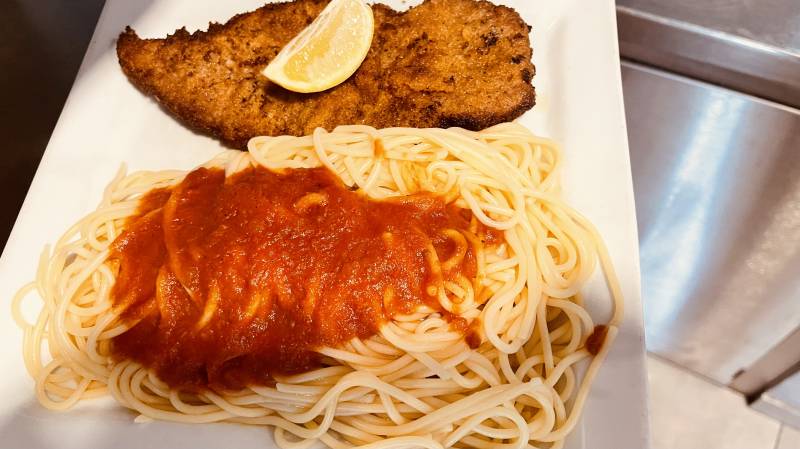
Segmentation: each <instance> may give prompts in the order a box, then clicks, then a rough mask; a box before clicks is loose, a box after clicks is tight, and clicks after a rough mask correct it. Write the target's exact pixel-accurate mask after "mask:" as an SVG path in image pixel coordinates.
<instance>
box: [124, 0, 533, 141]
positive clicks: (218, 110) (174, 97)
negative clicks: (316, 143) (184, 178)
mask: <svg viewBox="0 0 800 449" xmlns="http://www.w3.org/2000/svg"><path fill="white" fill-rule="evenodd" d="M326 4H327V0H295V1H292V2H287V3H271V4H267V5H265V6H263V7H261V8H259V9H257V10H255V11H253V12H249V13H245V14H239V15H237V16H235V17H233V18H231V19H230V20H229V21H228V22H227V23H225V24H214V23H212V24H210V25H209V28H208V31H197V32H194V33H189V32H187V31H186V29H185V28H184V29H180V30H178V31H176V32H175V33H174V34H172V35H170V36H167V37H166V38H164V39H140V38H139V37H138V36H137V34H136V33H135V32H134V31H133V30H132V29H131V28H130V27H128V28H127V29H126V30H125V31H124V32H123V33H122V34H120V36H119V40H118V41H117V55H118V57H119V62H120V65H121V66H122V70H123V71H124V72H125V74H126V75H127V76H128V78H129V79H130V81H131V82H132V83H133V84H134V85H135V86H137V87H138V88H139V89H140V90H141V91H143V92H145V93H146V94H149V95H152V96H153V97H154V98H155V99H156V100H157V101H158V102H159V103H160V104H161V105H163V106H164V107H165V108H166V109H167V110H169V111H170V112H171V113H172V114H173V115H175V116H176V117H177V118H178V119H180V120H181V121H182V122H184V123H185V124H187V125H189V126H190V127H191V128H193V129H196V130H199V131H201V132H205V133H208V134H211V135H213V136H216V137H217V138H219V139H221V140H222V141H223V142H225V143H226V144H228V145H230V146H232V147H233V148H240V149H243V148H245V147H246V144H247V141H248V140H249V139H250V138H251V137H254V136H258V135H273V136H274V135H284V134H288V135H306V134H310V133H311V132H313V130H314V129H315V128H317V127H323V128H325V129H328V130H332V129H333V128H335V127H336V126H337V125H343V124H366V125H371V126H374V127H376V128H385V127H393V126H408V127H416V128H426V127H441V128H447V127H451V126H459V127H463V128H467V129H472V130H478V129H483V128H486V127H489V126H491V125H494V124H497V123H502V122H506V121H510V120H513V119H515V118H516V117H518V116H520V115H521V114H522V113H523V112H525V111H527V110H528V109H530V108H531V107H533V105H534V101H535V94H534V89H533V86H532V85H531V79H532V78H533V75H534V66H533V64H532V63H531V54H532V50H531V46H530V41H529V38H528V34H529V30H530V27H528V25H526V24H525V22H524V21H523V20H522V18H521V17H520V16H519V14H517V12H516V11H514V10H513V9H511V8H508V7H505V6H498V5H494V4H492V3H490V2H488V1H483V0H426V1H425V2H424V3H422V4H420V5H418V6H416V7H413V8H411V9H409V10H408V11H406V12H397V11H394V10H393V9H391V8H389V7H387V6H385V5H382V4H374V5H372V9H373V12H374V16H375V34H374V37H373V41H372V46H371V48H370V51H369V53H368V55H367V58H366V59H365V60H364V62H363V64H362V65H361V67H360V68H359V69H358V70H357V71H356V73H355V74H354V75H353V76H351V77H350V78H349V79H348V80H347V81H345V82H343V83H342V84H340V85H338V86H336V87H333V88H331V89H329V90H326V91H324V92H320V93H315V94H300V93H295V92H290V91H288V90H286V89H284V88H282V87H281V86H279V85H277V84H274V83H272V82H270V81H269V80H267V79H266V78H265V77H264V76H263V75H262V74H261V70H262V69H263V68H264V67H265V66H266V65H267V64H268V63H269V62H270V60H272V58H274V57H275V55H276V54H277V53H278V52H279V51H280V50H281V48H282V47H283V46H284V45H285V44H286V43H288V42H289V40H291V39H292V37H294V36H295V35H296V34H297V33H299V32H300V31H301V30H302V29H303V28H304V27H305V26H307V25H308V24H309V23H311V22H312V21H313V20H314V18H315V17H316V16H317V15H318V14H319V12H320V11H321V10H322V9H323V8H324V7H325V5H326Z"/></svg>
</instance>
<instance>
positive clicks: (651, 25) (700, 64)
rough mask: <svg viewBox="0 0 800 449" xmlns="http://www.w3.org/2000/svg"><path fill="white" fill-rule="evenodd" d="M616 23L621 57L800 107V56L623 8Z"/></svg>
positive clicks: (700, 27)
mask: <svg viewBox="0 0 800 449" xmlns="http://www.w3.org/2000/svg"><path fill="white" fill-rule="evenodd" d="M617 23H618V30H619V45H620V53H621V55H622V57H623V58H627V59H631V60H634V61H637V62H641V63H644V64H648V65H652V66H654V67H658V68H662V69H665V70H668V71H670V72H673V73H677V74H680V75H684V76H688V77H691V78H696V79H699V80H703V81H706V82H709V83H712V84H717V85H720V86H723V87H727V88H730V89H734V90H737V91H740V92H744V93H747V94H750V95H754V96H757V97H761V98H765V99H768V100H771V101H775V102H777V103H781V104H784V105H787V106H792V107H796V108H797V107H800V54H795V53H792V52H789V51H786V50H784V49H781V48H777V47H773V46H770V45H766V44H763V43H761V42H757V41H754V40H750V39H746V38H743V37H739V36H734V35H732V34H729V33H724V32H721V31H717V30H713V29H709V28H706V27H703V26H699V25H695V24H692V23H688V22H684V21H681V20H675V19H670V18H667V17H663V16H659V15H655V14H651V13H647V12H643V11H639V10H637V9H633V8H628V7H625V6H617Z"/></svg>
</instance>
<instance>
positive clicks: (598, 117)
mask: <svg viewBox="0 0 800 449" xmlns="http://www.w3.org/2000/svg"><path fill="white" fill-rule="evenodd" d="M385 2H386V3H388V4H389V5H390V6H392V7H394V8H396V9H405V8H407V7H408V3H416V2H403V1H402V0H396V1H385ZM499 3H505V4H508V5H509V6H512V7H514V8H515V9H516V10H517V11H518V12H519V13H520V14H521V15H522V16H523V18H524V19H525V20H526V22H528V23H529V24H530V25H532V26H533V32H532V41H533V47H534V63H535V64H536V67H537V74H536V77H535V79H534V84H535V85H536V90H537V95H538V97H537V105H536V107H535V108H534V109H533V110H532V111H530V112H528V113H527V114H525V115H524V116H523V117H522V118H521V121H522V123H524V124H525V125H527V126H529V127H530V128H532V129H533V130H534V131H536V132H538V133H541V134H544V135H547V136H550V137H552V138H555V139H556V140H558V141H560V142H561V143H562V144H563V147H564V152H565V170H564V175H563V180H564V186H565V193H566V195H567V198H568V200H569V202H570V203H571V204H572V205H573V206H575V207H576V208H577V209H578V210H579V211H581V212H583V213H584V214H585V215H586V216H587V217H588V218H589V219H590V220H592V221H593V222H594V223H595V224H596V225H597V227H598V229H599V230H600V233H601V234H602V236H603V237H604V238H605V241H606V243H607V244H608V247H609V250H610V252H611V257H612V259H613V262H614V265H615V267H616V270H617V274H618V275H619V278H620V281H621V283H622V287H623V293H624V295H625V300H626V313H625V321H624V323H623V325H622V328H621V332H620V334H619V338H618V339H617V341H616V343H615V346H614V347H613V349H612V351H611V353H610V355H609V357H608V360H607V362H606V364H605V365H604V366H603V368H602V370H601V371H600V374H599V376H598V377H597V379H596V381H595V385H594V387H593V389H592V391H591V394H590V396H589V400H588V403H587V405H586V409H585V412H584V416H583V421H582V425H581V426H579V428H578V429H576V431H575V432H574V434H573V435H572V436H571V438H570V440H569V441H568V443H567V447H568V448H569V449H578V448H589V449H619V448H625V449H628V448H631V449H634V448H645V449H646V448H647V447H648V443H649V439H648V425H647V403H646V380H645V367H644V346H643V337H642V320H641V300H640V294H639V263H638V261H639V258H638V241H637V233H636V218H635V210H634V203H633V189H632V183H631V171H630V163H629V160H628V144H627V137H626V130H625V115H624V114H623V103H622V90H621V82H620V66H619V56H618V49H617V34H616V22H615V11H614V2H613V0H591V1H585V0H584V1H576V0H561V1H546V0H506V1H500V2H499ZM260 5H261V2H259V1H257V0H233V1H224V2H221V1H215V0H202V1H200V0H175V1H166V0H150V1H144V0H143V1H139V2H133V1H129V0H109V1H107V2H106V6H105V9H104V10H103V13H102V15H101V17H100V21H99V23H98V25H97V29H96V30H95V33H94V37H93V39H92V41H91V44H90V46H89V49H88V51H87V53H86V57H85V59H84V61H83V65H82V66H81V70H80V72H79V74H78V77H77V79H76V80H75V85H74V86H73V88H72V92H71V94H70V96H69V99H68V100H67V103H66V105H65V106H64V111H63V112H62V114H61V118H60V120H59V122H58V125H57V126H56V128H55V131H54V132H53V135H52V137H51V139H50V144H49V145H48V147H47V151H46V152H45V154H44V157H43V158H42V162H41V164H40V166H39V170H38V172H37V173H36V177H35V179H34V181H33V184H32V185H31V188H30V191H29V192H28V197H27V199H26V200H25V204H24V205H23V207H22V210H21V212H20V214H19V218H18V219H17V223H16V226H15V227H14V230H13V232H12V234H11V237H10V239H9V241H8V244H7V246H6V248H5V251H4V253H3V256H2V259H0V298H5V300H4V301H2V302H0V304H2V309H0V341H2V342H3V345H2V346H1V347H0V366H2V367H3V369H2V375H0V398H1V399H2V400H0V447H3V448H28V449H37V448H51V447H52V448H55V447H57V448H61V449H71V448H75V449H92V448H107V447H115V448H118V449H124V448H148V447H164V448H167V447H168V448H193V449H200V448H218V447H235V448H237V449H249V448H254V449H255V448H258V449H264V448H271V447H273V446H274V444H273V442H272V439H271V432H270V431H268V430H267V429H264V428H259V427H248V426H241V425H233V424H212V425H194V426H191V425H181V424H174V423H165V422H152V423H146V424H135V423H134V422H133V415H132V414H131V413H129V412H127V411H125V410H123V409H122V408H121V407H119V406H115V405H114V404H113V402H112V401H110V400H99V401H90V402H89V403H88V404H86V405H82V406H79V407H77V408H76V409H74V410H71V411H69V412H66V413H55V412H50V411H47V410H45V409H43V408H42V407H40V406H39V405H38V403H37V402H36V399H35V397H34V394H33V381H32V380H31V379H30V378H29V377H28V375H27V373H26V372H25V368H24V366H23V363H22V354H21V347H22V335H21V332H20V331H19V329H17V327H16V326H15V324H14V323H13V321H12V319H11V315H10V312H9V299H10V298H11V297H12V295H13V294H14V292H15V291H16V289H17V288H18V287H19V286H21V285H22V284H23V283H25V282H27V281H29V280H31V279H33V278H34V274H35V270H36V265H37V259H38V256H39V253H40V251H41V249H42V247H43V245H44V244H46V243H53V242H55V240H57V239H58V237H59V236H60V235H61V234H62V233H63V232H64V231H65V230H66V229H67V228H68V227H69V226H70V225H71V224H72V223H74V222H75V221H77V220H78V219H80V218H81V217H82V216H84V215H86V214H87V213H88V212H90V211H91V210H93V209H94V208H95V206H96V204H97V202H98V201H99V199H100V196H101V193H102V191H103V188H104V187H105V185H106V184H107V183H108V182H109V181H110V180H111V178H112V177H113V175H114V174H115V173H116V172H117V170H118V169H119V166H120V163H123V162H124V163H126V164H128V168H129V169H130V170H138V169H168V168H171V169H174V168H185V169H189V168H192V167H194V166H196V165H198V164H199V163H201V162H203V161H205V160H207V159H209V158H211V157H212V156H214V155H215V154H216V153H218V152H219V151H220V150H221V149H222V147H221V146H220V144H219V143H217V142H216V141H215V140H213V139H210V138H208V137H205V136H201V135H197V134H194V133H192V132H191V131H189V130H188V129H186V128H184V127H183V126H181V125H180V124H179V123H177V122H176V121H175V120H173V119H172V118H170V117H169V116H167V115H166V114H165V113H164V112H163V111H162V110H161V109H159V107H158V106H157V105H156V104H155V102H154V101H152V100H151V99H149V98H147V97H145V96H144V95H142V94H141V93H139V92H138V91H137V90H136V89H135V88H134V87H133V86H132V85H131V84H129V83H128V81H127V79H126V78H125V76H124V75H123V73H122V71H121V70H120V68H119V66H118V64H117V57H116V52H115V40H116V36H117V35H118V33H119V32H120V31H121V30H122V29H123V28H124V27H125V26H126V25H129V24H130V25H132V26H133V27H134V28H135V29H136V30H137V31H138V32H139V33H140V35H142V36H143V37H163V36H165V35H166V34H168V33H171V32H172V31H174V30H175V29H177V28H180V27H181V26H184V25H185V26H186V27H187V28H188V29H189V30H195V29H201V28H203V29H204V28H205V27H206V26H207V24H208V22H209V21H210V20H213V21H219V22H224V21H225V20H226V19H227V18H229V17H231V16H232V15H234V14H236V13H239V12H242V11H249V10H252V9H255V8H257V7H258V6H260ZM42 70H46V67H42ZM585 293H586V297H587V298H588V301H589V302H597V303H601V302H603V301H605V299H606V298H607V297H608V295H607V293H606V291H605V286H604V284H603V282H602V280H601V279H600V278H599V277H597V278H596V279H594V280H593V281H592V282H591V283H590V285H588V286H587V288H586V291H585ZM594 315H596V318H597V321H598V322H604V321H605V320H606V319H607V318H604V316H603V315H605V314H604V311H603V310H602V309H597V310H596V313H595V314H594Z"/></svg>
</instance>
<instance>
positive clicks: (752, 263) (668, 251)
mask: <svg viewBox="0 0 800 449" xmlns="http://www.w3.org/2000/svg"><path fill="white" fill-rule="evenodd" d="M623 85H624V90H625V106H626V111H627V119H628V135H629V139H630V148H631V160H632V165H633V173H634V189H635V193H636V207H637V210H636V212H637V218H638V221H639V239H640V245H641V264H642V276H643V289H644V292H643V293H644V294H643V296H644V300H645V320H646V325H645V329H646V332H647V346H648V349H649V350H651V351H654V352H656V353H658V354H660V355H662V356H664V357H666V358H668V359H670V360H673V361H674V362H677V363H679V364H681V365H683V366H685V367H687V368H689V369H692V370H693V371H695V372H698V373H701V374H703V375H705V376H707V377H709V378H711V379H713V380H715V381H717V382H719V383H721V384H728V383H729V382H730V381H731V380H732V379H733V377H734V374H736V373H737V371H739V370H743V369H746V368H748V367H749V366H750V365H752V364H753V363H754V362H755V361H756V360H757V359H758V358H759V357H760V356H762V355H763V354H764V353H765V352H766V351H767V350H768V349H769V348H772V347H774V346H775V345H777V344H778V343H779V342H780V341H782V340H783V339H784V338H785V337H786V336H787V335H789V334H790V333H791V332H792V331H793V330H794V329H795V328H797V326H798V324H800V307H798V298H799V297H800V276H798V271H797V267H798V266H800V112H798V111H797V110H794V109H791V108H787V107H784V106H780V105H776V104H774V103H769V102H766V101H764V100H760V99H757V98H754V97H751V96H747V95H743V94H741V93H737V92H734V91H730V90H727V89H722V88H719V87H715V86H711V85H709V84H706V83H700V82H697V81H692V80H689V79H686V78H683V77H679V76H674V75H670V74H667V73H665V72H661V71H656V70H651V69H647V68H644V67H642V66H637V65H632V64H625V65H623Z"/></svg>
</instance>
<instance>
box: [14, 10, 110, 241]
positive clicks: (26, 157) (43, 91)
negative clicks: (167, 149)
mask: <svg viewBox="0 0 800 449" xmlns="http://www.w3.org/2000/svg"><path fill="white" fill-rule="evenodd" d="M104 3H105V2H104V0H3V1H0V135H2V136H3V139H2V141H3V148H2V153H3V157H2V158H0V180H2V183H3V194H2V195H0V245H2V247H3V248H4V247H5V244H6V240H7V239H8V234H9V233H10V232H11V227H12V226H13V225H14V221H15V220H16V218H17V213H18V212H19V208H20V206H22V201H23V200H24V199H25V194H26V193H27V192H28V186H29V185H30V183H31V180H32V179H33V175H34V173H35V172H36V167H37V166H38V165H39V160H40V159H41V157H42V153H43V152H44V149H45V147H46V146H47V142H48V140H49V139H50V134H51V133H52V131H53V127H54V126H55V124H56V121H58V116H59V114H60V113H61V108H62V107H63V106H64V101H65V100H66V99H67V94H69V90H70V88H71V87H72V82H73V81H74V80H75V75H76V74H77V73H78V68H79V67H80V64H81V60H82V59H83V54H84V53H85V52H86V47H87V46H88V45H89V40H90V39H91V37H92V32H93V31H94V27H95V24H96V23H97V19H98V17H99V16H100V10H101V9H102V8H103V4H104Z"/></svg>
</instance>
